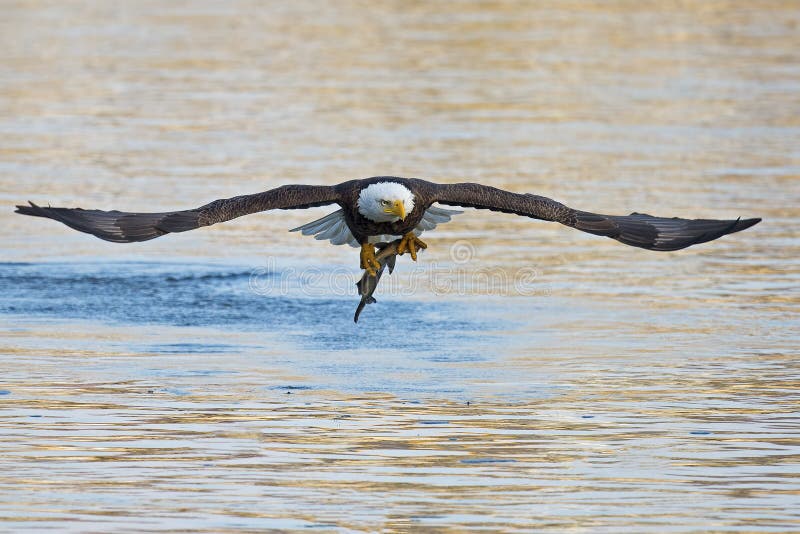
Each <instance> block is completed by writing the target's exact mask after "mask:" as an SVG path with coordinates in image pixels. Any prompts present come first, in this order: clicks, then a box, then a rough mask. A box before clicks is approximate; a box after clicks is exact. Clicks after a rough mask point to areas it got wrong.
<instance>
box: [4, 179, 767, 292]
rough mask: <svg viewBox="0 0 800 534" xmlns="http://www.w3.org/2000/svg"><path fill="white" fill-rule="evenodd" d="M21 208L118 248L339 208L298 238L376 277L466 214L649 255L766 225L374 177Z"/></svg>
mask: <svg viewBox="0 0 800 534" xmlns="http://www.w3.org/2000/svg"><path fill="white" fill-rule="evenodd" d="M29 204H30V205H28V206H17V210H16V213H21V214H23V215H33V216H36V217H47V218H49V219H54V220H56V221H59V222H62V223H64V224H66V225H67V226H69V227H70V228H74V229H75V230H79V231H81V232H86V233H88V234H92V235H94V236H97V237H99V238H100V239H105V240H106V241H112V242H114V243H132V242H135V241H147V240H148V239H154V238H156V237H160V236H162V235H164V234H171V233H177V232H185V231H187V230H194V229H195V228H200V227H202V226H211V225H212V224H217V223H220V222H224V221H229V220H231V219H235V218H236V217H241V216H242V215H249V214H251V213H256V212H259V211H268V210H274V209H281V210H288V209H305V208H311V207H314V206H326V205H331V204H335V205H338V206H339V209H338V210H336V211H334V212H333V213H331V214H329V215H326V216H325V217H322V218H321V219H317V220H315V221H312V222H309V223H307V224H304V225H303V226H300V227H298V228H294V229H292V231H300V232H302V233H303V234H304V235H313V236H314V237H315V238H316V239H323V240H329V241H330V242H331V243H333V244H335V245H343V244H349V245H352V246H354V247H360V248H361V257H360V259H361V268H362V269H364V270H365V271H366V273H367V274H368V275H369V276H376V273H377V272H378V270H379V269H380V268H381V263H380V262H379V261H378V260H377V259H376V257H375V244H376V243H378V242H383V241H389V240H392V239H399V240H400V242H399V244H398V246H397V253H398V254H400V255H402V254H405V253H406V252H407V253H409V254H410V255H411V258H412V259H413V260H414V261H416V260H417V252H418V251H419V249H424V248H427V245H426V244H425V243H424V242H423V241H422V240H421V239H420V238H419V235H420V234H422V232H424V231H427V230H433V229H434V228H435V227H436V226H437V225H438V224H442V223H445V222H448V221H449V220H450V219H451V218H452V217H453V216H454V215H457V214H459V213H462V212H461V211H456V210H451V209H446V208H442V207H439V206H435V205H434V204H441V205H446V206H460V207H470V208H478V209H488V210H492V211H500V212H503V213H513V214H516V215H522V216H525V217H530V218H533V219H540V220H544V221H554V222H558V223H561V224H563V225H566V226H569V227H571V228H576V229H578V230H581V231H583V232H588V233H590V234H595V235H600V236H606V237H610V238H611V239H616V240H617V241H619V242H621V243H625V244H626V245H631V246H634V247H640V248H644V249H648V250H678V249H682V248H686V247H689V246H691V245H696V244H698V243H705V242H706V241H711V240H713V239H717V238H718V237H722V236H723V235H725V234H731V233H733V232H739V231H740V230H744V229H745V228H749V227H751V226H753V225H754V224H756V223H758V222H759V221H761V219H745V220H741V219H736V220H714V219H679V218H677V217H674V218H663V217H653V216H651V215H645V214H643V213H632V214H630V215H599V214H597V213H591V212H588V211H581V210H576V209H572V208H569V207H567V206H565V205H563V204H561V203H559V202H556V201H555V200H551V199H549V198H546V197H542V196H537V195H532V194H519V193H511V192H509V191H504V190H502V189H497V188H495V187H490V186H487V185H481V184H474V183H457V184H437V183H433V182H428V181H426V180H420V179H418V178H399V177H396V176H376V177H373V178H366V179H363V180H349V181H347V182H343V183H341V184H338V185H332V186H327V185H284V186H281V187H277V188H275V189H270V190H269V191H265V192H263V193H256V194H253V195H241V196H237V197H233V198H226V199H220V200H215V201H214V202H211V203H209V204H206V205H204V206H201V207H199V208H195V209H190V210H183V211H169V212H163V213H130V212H124V211H102V210H84V209H81V208H52V207H42V206H37V205H36V204H34V203H33V202H30V203H29Z"/></svg>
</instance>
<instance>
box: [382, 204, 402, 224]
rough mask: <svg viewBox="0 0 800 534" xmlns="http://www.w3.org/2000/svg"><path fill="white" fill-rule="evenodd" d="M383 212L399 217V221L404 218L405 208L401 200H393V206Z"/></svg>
mask: <svg viewBox="0 0 800 534" xmlns="http://www.w3.org/2000/svg"><path fill="white" fill-rule="evenodd" d="M384 211H385V212H386V213H391V214H392V215H396V216H397V217H400V220H401V221H402V220H403V219H405V218H406V207H405V206H404V205H403V201H402V200H395V201H394V204H392V205H391V206H390V207H388V208H386V209H385V210H384Z"/></svg>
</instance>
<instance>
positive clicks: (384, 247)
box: [353, 239, 419, 323]
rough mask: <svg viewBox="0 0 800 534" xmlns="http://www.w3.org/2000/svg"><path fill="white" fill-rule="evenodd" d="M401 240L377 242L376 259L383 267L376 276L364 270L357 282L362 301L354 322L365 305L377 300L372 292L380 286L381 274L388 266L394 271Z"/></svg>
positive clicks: (390, 272) (390, 271) (390, 270)
mask: <svg viewBox="0 0 800 534" xmlns="http://www.w3.org/2000/svg"><path fill="white" fill-rule="evenodd" d="M400 241H401V240H400V239H396V240H394V241H392V242H391V243H376V244H375V246H376V247H377V248H378V252H376V253H375V259H376V260H378V263H380V265H381V268H380V269H378V271H377V272H376V273H375V276H370V275H369V273H367V272H366V271H364V274H363V275H362V276H361V280H359V281H358V282H356V287H357V288H358V294H359V295H361V302H359V303H358V308H356V314H355V316H353V321H354V322H356V323H357V322H358V317H359V315H361V311H362V310H363V309H364V306H366V305H367V304H374V303H375V302H377V301H376V300H375V297H373V296H372V294H373V293H374V292H375V289H376V288H377V287H378V282H380V280H381V275H383V271H384V270H385V269H386V267H388V268H389V274H392V272H393V271H394V264H395V261H396V260H397V246H398V245H399V244H400ZM418 253H419V252H418Z"/></svg>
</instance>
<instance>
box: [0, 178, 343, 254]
mask: <svg viewBox="0 0 800 534" xmlns="http://www.w3.org/2000/svg"><path fill="white" fill-rule="evenodd" d="M338 201H339V195H338V193H337V192H336V190H335V188H334V187H329V186H318V185H284V186H282V187H278V188H275V189H271V190H269V191H265V192H263V193H256V194H254V195H241V196H238V197H232V198H225V199H220V200H215V201H214V202H211V203H209V204H206V205H205V206H201V207H199V208H197V209H193V210H184V211H170V212H163V213H129V212H124V211H116V210H114V211H103V210H84V209H81V208H51V207H43V206H37V205H36V204H34V203H33V202H31V203H30V206H17V210H16V213H21V214H23V215H33V216H36V217H47V218H49V219H53V220H56V221H59V222H61V223H64V224H66V225H67V226H69V227H70V228H74V229H75V230H78V231H81V232H86V233H87V234H92V235H94V236H97V237H99V238H100V239H104V240H106V241H112V242H115V243H132V242H135V241H147V240H148V239H154V238H156V237H159V236H162V235H164V234H169V233H174V232H185V231H187V230H194V229H195V228H200V227H201V226H210V225H212V224H216V223H220V222H223V221H229V220H231V219H235V218H236V217H241V216H242V215H249V214H251V213H256V212H259V211H266V210H273V209H302V208H310V207H313V206H322V205H325V204H334V203H336V202H338Z"/></svg>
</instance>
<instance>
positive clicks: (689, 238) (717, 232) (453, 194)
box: [433, 183, 761, 250]
mask: <svg viewBox="0 0 800 534" xmlns="http://www.w3.org/2000/svg"><path fill="white" fill-rule="evenodd" d="M433 201H435V202H439V203H440V204H450V205H454V206H465V207H471V208H478V209H489V210H494V211H501V212H504V213H514V214H516V215H523V216H525V217H532V218H534V219H542V220H545V221H555V222H559V223H561V224H564V225H566V226H570V227H572V228H577V229H578V230H582V231H584V232H588V233H590V234H595V235H602V236H606V237H610V238H612V239H616V240H617V241H619V242H621V243H625V244H626V245H631V246H634V247H640V248H645V249H648V250H678V249H682V248H686V247H688V246H691V245H696V244H698V243H705V242H706V241H711V240H713V239H717V238H719V237H722V236H723V235H726V234H732V233H734V232H739V231H741V230H744V229H746V228H750V227H751V226H753V225H754V224H756V223H758V222H760V221H761V219H745V220H741V219H736V220H715V219H679V218H677V217H673V218H665V217H653V216H652V215H645V214H642V213H632V214H630V215H600V214H597V213H591V212H588V211H579V210H575V209H572V208H569V207H567V206H565V205H564V204H561V203H560V202H556V201H555V200H552V199H549V198H547V197H542V196H537V195H531V194H519V193H511V192H509V191H504V190H502V189H497V188H495V187H489V186H485V185H481V184H470V183H464V184H447V185H441V186H439V188H438V190H437V192H436V194H435V198H434V199H433Z"/></svg>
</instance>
